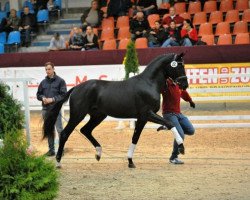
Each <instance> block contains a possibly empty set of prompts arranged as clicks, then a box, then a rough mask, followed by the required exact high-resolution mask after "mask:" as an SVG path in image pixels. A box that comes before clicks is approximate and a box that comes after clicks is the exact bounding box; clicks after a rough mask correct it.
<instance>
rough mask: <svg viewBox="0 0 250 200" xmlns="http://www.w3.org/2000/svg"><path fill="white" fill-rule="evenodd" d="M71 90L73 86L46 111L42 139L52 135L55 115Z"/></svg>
mask: <svg viewBox="0 0 250 200" xmlns="http://www.w3.org/2000/svg"><path fill="white" fill-rule="evenodd" d="M73 90H74V87H73V88H71V89H70V90H69V91H68V92H67V93H66V94H65V96H64V97H63V98H62V99H61V100H60V101H58V102H56V103H55V104H54V105H53V106H52V107H51V108H50V109H49V110H48V111H47V112H46V115H45V117H44V123H43V139H44V138H48V137H52V136H54V134H55V123H56V119H57V116H58V114H59V112H60V110H61V108H62V105H63V103H65V102H66V101H67V100H68V99H69V96H70V94H71V93H72V91H73Z"/></svg>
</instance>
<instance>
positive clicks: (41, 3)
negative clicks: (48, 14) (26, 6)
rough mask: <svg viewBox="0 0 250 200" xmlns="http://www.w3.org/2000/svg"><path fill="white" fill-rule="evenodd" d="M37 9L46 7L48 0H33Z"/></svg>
mask: <svg viewBox="0 0 250 200" xmlns="http://www.w3.org/2000/svg"><path fill="white" fill-rule="evenodd" d="M35 2H36V7H37V10H43V9H47V3H48V0H35Z"/></svg>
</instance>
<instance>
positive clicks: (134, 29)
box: [130, 12, 149, 40]
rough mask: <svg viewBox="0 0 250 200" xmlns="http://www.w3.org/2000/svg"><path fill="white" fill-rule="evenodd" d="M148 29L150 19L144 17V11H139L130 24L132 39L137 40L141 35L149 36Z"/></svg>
mask: <svg viewBox="0 0 250 200" xmlns="http://www.w3.org/2000/svg"><path fill="white" fill-rule="evenodd" d="M148 30H149V23H148V20H147V19H145V18H144V14H143V12H137V13H136V16H135V19H133V20H132V21H131V24H130V32H131V39H132V40H136V39H137V38H140V37H147V33H148Z"/></svg>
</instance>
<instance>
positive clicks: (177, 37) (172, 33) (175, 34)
mask: <svg viewBox="0 0 250 200" xmlns="http://www.w3.org/2000/svg"><path fill="white" fill-rule="evenodd" d="M166 32H167V35H168V38H170V37H172V38H175V41H176V42H178V43H180V42H181V31H180V29H179V28H175V29H171V28H167V29H166Z"/></svg>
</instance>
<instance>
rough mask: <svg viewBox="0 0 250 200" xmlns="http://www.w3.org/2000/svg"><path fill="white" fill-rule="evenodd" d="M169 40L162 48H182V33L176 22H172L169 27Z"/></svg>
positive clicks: (167, 30)
mask: <svg viewBox="0 0 250 200" xmlns="http://www.w3.org/2000/svg"><path fill="white" fill-rule="evenodd" d="M166 32H167V35H168V39H167V40H166V41H165V42H163V44H162V46H161V47H171V46H180V42H181V32H180V28H178V27H177V26H176V24H175V21H172V22H170V25H169V27H168V28H167V29H166Z"/></svg>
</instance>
